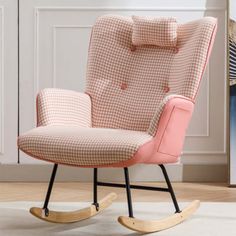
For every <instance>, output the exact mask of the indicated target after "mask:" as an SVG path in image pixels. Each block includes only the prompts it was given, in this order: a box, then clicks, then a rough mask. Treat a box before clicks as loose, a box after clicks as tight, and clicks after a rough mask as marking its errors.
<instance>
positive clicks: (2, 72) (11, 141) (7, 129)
mask: <svg viewBox="0 0 236 236" xmlns="http://www.w3.org/2000/svg"><path fill="white" fill-rule="evenodd" d="M17 21H18V10H17V0H0V164H3V163H17V161H18V153H17V145H16V138H17V127H18V124H17V123H18V33H17V32H18V23H17Z"/></svg>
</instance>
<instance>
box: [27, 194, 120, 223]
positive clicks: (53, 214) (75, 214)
mask: <svg viewBox="0 0 236 236" xmlns="http://www.w3.org/2000/svg"><path fill="white" fill-rule="evenodd" d="M116 198H117V194H116V193H110V194H108V195H107V196H106V197H104V198H103V199H102V200H101V201H100V202H99V208H98V209H96V206H95V205H91V206H90V207H87V208H84V209H81V210H77V211H68V212H60V211H51V210H50V211H48V214H47V215H46V214H45V210H44V209H43V208H39V207H32V208H31V209H30V213H31V214H32V215H34V216H36V217H37V218H39V219H41V220H44V221H48V222H52V223H74V222H78V221H81V220H85V219H88V218H90V217H92V216H95V215H97V214H98V213H100V212H101V211H103V210H104V209H106V208H107V207H109V206H110V205H111V204H112V202H113V201H114V200H115V199H116Z"/></svg>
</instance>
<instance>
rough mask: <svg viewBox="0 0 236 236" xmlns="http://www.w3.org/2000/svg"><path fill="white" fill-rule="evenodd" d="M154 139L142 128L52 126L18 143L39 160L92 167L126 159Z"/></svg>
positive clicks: (21, 139)
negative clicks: (142, 130)
mask: <svg viewBox="0 0 236 236" xmlns="http://www.w3.org/2000/svg"><path fill="white" fill-rule="evenodd" d="M151 139H152V136H150V135H148V134H147V133H145V132H139V131H131V130H120V129H104V128H84V127H77V126H52V125H51V126H42V127H38V128H35V129H32V130H30V131H28V132H27V133H25V134H23V135H21V136H19V138H18V145H19V148H20V149H21V150H22V151H23V152H25V153H26V154H28V155H30V156H32V157H35V158H37V159H42V160H45V161H51V162H54V163H59V164H66V165H74V166H88V167H89V166H90V167H91V166H102V165H111V164H116V163H119V162H123V161H127V160H129V159H130V158H132V157H133V155H134V154H135V152H136V151H137V150H138V148H139V147H140V146H141V145H142V144H144V143H146V142H148V141H149V140H151Z"/></svg>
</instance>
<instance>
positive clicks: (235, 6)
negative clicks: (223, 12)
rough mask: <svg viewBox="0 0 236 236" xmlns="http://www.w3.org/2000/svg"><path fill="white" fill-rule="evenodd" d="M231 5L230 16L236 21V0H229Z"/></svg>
mask: <svg viewBox="0 0 236 236" xmlns="http://www.w3.org/2000/svg"><path fill="white" fill-rule="evenodd" d="M229 2H230V3H229V7H230V11H229V15H230V18H232V19H233V20H235V21H236V1H235V0H229Z"/></svg>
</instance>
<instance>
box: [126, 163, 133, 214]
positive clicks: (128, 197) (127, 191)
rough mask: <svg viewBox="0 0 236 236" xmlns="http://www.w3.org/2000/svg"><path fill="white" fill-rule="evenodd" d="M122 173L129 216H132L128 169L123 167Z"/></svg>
mask: <svg viewBox="0 0 236 236" xmlns="http://www.w3.org/2000/svg"><path fill="white" fill-rule="evenodd" d="M124 173H125V187H126V194H127V201H128V209H129V217H132V218H134V215H133V207H132V199H131V191H130V181H129V170H128V168H127V167H125V168H124Z"/></svg>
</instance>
